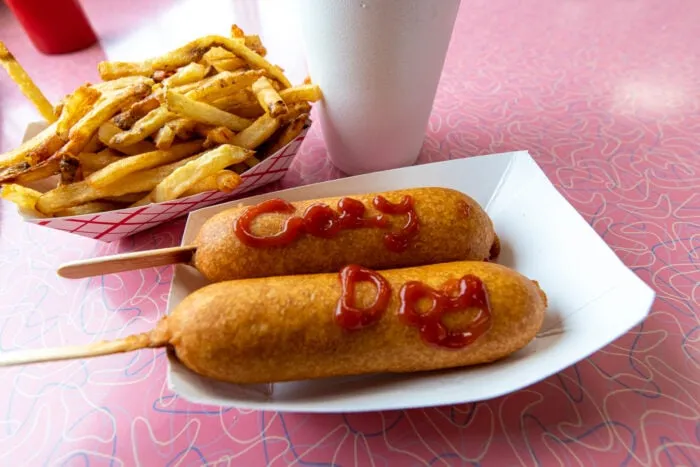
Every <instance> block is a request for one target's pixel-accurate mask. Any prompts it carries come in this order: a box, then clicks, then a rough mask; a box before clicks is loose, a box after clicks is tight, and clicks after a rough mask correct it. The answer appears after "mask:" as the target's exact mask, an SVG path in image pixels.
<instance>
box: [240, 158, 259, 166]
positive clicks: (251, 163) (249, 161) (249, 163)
mask: <svg viewBox="0 0 700 467" xmlns="http://www.w3.org/2000/svg"><path fill="white" fill-rule="evenodd" d="M243 163H244V164H245V165H247V166H248V167H255V166H256V165H258V164H259V163H260V159H258V158H257V157H255V156H250V157H249V158H248V159H246V160H244V161H243Z"/></svg>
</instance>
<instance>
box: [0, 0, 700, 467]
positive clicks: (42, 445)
mask: <svg viewBox="0 0 700 467" xmlns="http://www.w3.org/2000/svg"><path fill="white" fill-rule="evenodd" d="M83 3H84V4H85V8H86V10H87V13H88V15H89V17H90V19H91V21H92V22H93V23H94V25H95V28H96V29H97V31H98V33H99V35H100V36H101V37H102V45H101V46H95V47H93V48H91V49H89V50H86V51H83V52H80V53H76V54H72V55H68V56H59V57H46V56H42V55H40V54H39V53H38V52H36V51H35V50H34V49H33V48H32V47H31V45H30V44H29V43H28V41H27V39H26V38H25V37H24V35H23V33H22V31H21V29H20V28H19V26H18V25H17V23H16V22H15V21H14V18H13V17H12V16H11V15H10V13H9V12H8V11H7V10H6V9H4V7H1V6H0V31H2V37H0V38H1V39H2V40H4V41H5V42H6V43H7V45H8V47H10V49H12V50H13V51H14V53H15V55H16V56H17V57H18V58H19V60H20V61H21V62H22V63H23V64H24V65H25V67H26V68H27V69H28V70H29V72H30V73H31V74H32V76H34V77H35V79H36V81H37V83H38V84H39V85H40V86H41V87H42V89H44V90H45V93H46V94H47V95H48V97H49V98H50V99H51V100H56V99H58V98H59V97H61V96H62V95H63V94H65V93H67V92H69V91H70V90H72V89H73V88H74V87H76V86H77V85H79V84H80V83H82V82H83V81H90V80H93V81H94V80H96V79H97V72H96V62H97V61H99V60H102V59H104V58H105V57H112V56H119V57H120V58H125V56H126V55H128V54H132V55H133V54H141V55H140V56H141V57H142V58H143V55H146V56H147V54H148V53H150V49H149V48H148V47H149V46H152V47H153V48H157V49H159V50H164V49H166V48H169V47H170V46H172V45H179V44H180V43H181V40H180V39H181V37H180V36H179V35H178V34H180V35H182V34H183V32H182V31H183V30H185V31H188V33H191V34H193V35H198V34H200V33H204V32H207V31H211V30H216V31H225V29H223V28H225V27H226V26H227V25H230V24H231V23H232V22H234V21H236V22H238V23H239V24H241V25H242V26H243V27H244V29H246V30H248V31H251V32H252V31H258V32H260V34H261V35H262V36H263V39H264V41H265V43H266V45H267V46H268V48H269V49H270V50H271V55H272V59H273V61H275V60H276V61H277V62H278V63H280V64H281V65H282V66H284V67H285V68H288V69H290V70H292V72H294V73H295V76H293V77H294V78H295V80H297V81H298V80H299V79H300V77H303V74H302V73H303V67H300V66H299V65H298V63H299V62H298V61H297V62H293V63H292V59H291V58H290V57H291V55H290V54H292V53H293V51H294V50H296V49H297V47H298V43H296V38H298V36H294V35H292V36H291V37H290V35H289V34H286V35H285V34H282V33H281V30H282V27H284V26H285V25H286V24H287V22H288V21H290V20H289V18H290V11H289V9H290V8H291V7H289V6H287V3H290V4H291V3H292V2H275V4H274V6H273V5H272V4H271V2H270V1H253V0H251V1H239V2H235V1H234V0H226V1H216V0H211V1H209V2H203V1H201V2H196V1H175V0H158V1H154V2H137V1H135V0H132V1H123V0H121V1H118V0H84V1H83ZM197 5H200V6H197ZM201 5H208V8H210V9H211V11H213V12H214V13H215V14H213V15H209V16H206V15H205V16H202V15H203V13H202V6H201ZM699 15H700V3H698V2H695V1H692V0H639V1H637V2H629V1H624V0H589V1H586V2H574V1H555V0H533V1H530V2H511V1H505V0H500V1H490V0H470V1H465V2H463V4H462V8H461V11H460V14H459V18H458V20H457V24H456V30H455V34H454V37H453V41H452V44H451V48H450V51H449V55H448V59H447V63H446V67H445V70H444V75H443V79H442V82H441V85H440V89H439V92H438V96H437V100H436V103H435V109H434V112H433V116H432V118H431V121H430V128H429V132H428V135H427V138H426V141H425V145H424V149H423V153H422V156H421V159H420V161H421V162H423V163H425V162H430V161H438V160H444V159H447V158H458V157H470V156H474V155H479V154H488V153H497V152H505V151H510V150H519V149H526V150H529V151H530V153H531V154H532V155H533V157H535V159H536V160H537V162H538V163H539V164H540V166H541V167H542V168H543V169H544V170H545V172H546V173H547V175H548V176H549V177H550V179H551V180H552V181H553V183H554V184H555V185H556V187H557V188H558V189H559V190H560V191H561V192H562V193H563V194H564V195H565V196H566V198H567V199H568V200H569V201H570V202H571V203H572V204H573V205H574V206H575V207H576V208H577V209H578V210H579V211H580V212H581V214H582V215H583V216H584V217H585V218H586V219H587V220H588V221H589V222H590V223H591V224H592V225H593V226H594V228H595V229H596V230H597V232H598V233H599V234H600V235H601V236H602V237H603V238H604V239H605V240H606V241H607V242H608V244H609V245H610V246H611V247H612V248H613V249H614V251H615V252H616V253H617V254H618V255H619V257H620V258H621V259H622V260H623V261H624V262H625V263H626V264H627V265H628V266H629V267H631V268H632V269H633V270H634V271H636V272H637V274H639V276H640V277H641V278H642V279H643V280H645V281H646V282H647V283H648V284H649V285H651V286H652V287H653V288H654V289H655V290H656V291H657V294H658V298H657V300H656V302H655V303H654V305H653V309H652V312H651V314H650V316H649V317H648V319H647V320H646V321H645V322H644V323H643V324H641V325H640V326H638V327H636V328H634V329H633V330H632V331H631V332H629V333H628V334H627V335H626V336H624V337H622V338H620V339H619V340H617V341H616V342H614V343H613V344H611V345H609V346H608V347H606V348H605V349H603V350H601V351H599V352H597V353H595V354H594V355H592V356H591V357H590V358H588V359H586V360H584V361H582V362H580V363H579V364H577V365H575V366H573V367H570V368H568V369H566V370H565V371H562V372H561V373H559V374H557V375H554V376H552V377H550V378H548V379H546V380H545V381H542V382H540V383H538V384H536V385H534V386H532V387H529V388H527V389H525V390H522V391H519V392H517V393H514V394H510V395H507V396H504V397H501V398H498V399H495V400H490V401H485V402H482V403H476V404H466V405H457V406H453V407H440V408H430V409H422V410H407V411H394V412H384V413H370V414H354V415H343V414H338V415H305V414H279V413H271V412H253V411H241V410H236V409H230V408H218V407H211V406H201V405H196V404H191V403H188V402H186V401H184V400H182V399H179V398H178V397H177V396H175V395H174V394H172V393H171V392H170V391H169V390H168V389H167V386H166V382H165V379H164V375H165V358H164V355H163V352H162V351H142V352H139V353H135V354H129V355H120V356H112V357H106V358H100V359H93V360H85V361H74V362H65V363H53V364H46V365H38V366H31V367H22V368H13V369H6V370H3V371H2V378H3V381H4V384H3V385H2V388H1V389H0V412H2V413H3V414H4V415H3V416H2V423H1V424H0V464H1V465H44V464H46V465H48V464H50V465H69V466H84V465H85V466H86V465H90V466H96V465H105V466H107V465H110V466H112V465H201V464H204V463H206V464H207V465H218V466H224V465H236V466H238V465H241V466H248V465H262V464H268V465H275V466H277V465H292V464H298V465H309V466H324V465H377V466H380V465H455V466H456V465H482V464H483V465H520V464H522V465H539V464H546V465H594V464H595V465H644V466H647V465H663V466H671V465H700V448H698V446H700V319H699V317H698V311H700V304H699V302H700V287H699V286H698V284H699V283H700V257H699V252H700V194H699V193H700V156H699V155H698V154H699V153H700V108H699V107H700V53H699V52H698V50H700V49H698V43H697V41H698V38H700V34H699V33H700V30H699V29H698V25H697V18H698V17H700V16H699ZM205 18H206V21H205ZM207 21H209V22H210V23H211V22H214V25H213V26H211V25H210V23H207ZM146 28H148V29H146ZM149 31H150V32H149ZM144 38H145V39H148V40H149V41H151V44H150V45H149V46H145V45H143V42H140V43H141V47H136V46H135V45H134V44H135V43H136V42H135V41H142V40H144ZM297 53H298V52H297ZM285 60H286V62H285ZM36 119H38V115H37V114H36V112H34V111H33V109H32V108H31V106H30V105H29V104H28V103H26V102H25V101H24V99H23V97H22V96H21V95H20V94H19V92H18V91H17V89H16V88H15V86H14V84H13V83H11V82H10V81H9V79H7V78H6V76H5V75H2V76H0V129H1V131H0V150H3V151H4V150H7V149H9V148H11V147H13V146H14V145H16V144H17V143H18V142H19V141H20V139H21V136H22V133H23V131H24V127H25V126H26V125H27V123H28V122H30V121H32V120H36ZM338 176H341V174H340V173H339V172H337V171H336V170H334V169H333V168H332V167H331V166H330V165H329V164H328V162H327V161H326V159H325V150H324V145H323V141H322V140H321V138H320V135H319V132H318V131H317V129H316V128H313V129H312V131H311V133H310V136H309V137H308V139H307V141H306V142H305V144H304V147H303V150H302V153H301V154H300V155H299V156H298V157H297V159H296V160H295V161H294V163H293V165H292V168H291V170H290V172H289V174H288V175H287V176H286V177H285V178H284V180H283V181H282V182H281V184H280V186H284V187H289V186H295V185H299V184H307V183H314V182H318V181H322V180H327V179H330V178H334V177H338ZM182 228H183V221H182V220H180V221H176V222H174V223H172V224H170V225H167V226H162V227H158V228H155V229H152V230H150V231H146V232H144V233H142V234H138V235H136V236H133V237H131V238H128V239H126V240H123V241H121V242H118V243H113V244H103V243H100V242H96V241H91V240H88V239H85V238H81V237H76V236H72V235H69V234H64V233H61V232H57V231H52V230H48V229H43V228H41V227H37V226H32V225H26V224H24V223H22V222H21V221H20V219H19V217H18V215H17V214H16V212H15V209H14V207H13V206H11V205H8V204H7V203H4V202H3V203H2V204H1V205H0V351H7V350H12V349H19V348H34V347H43V346H54V345H63V344H76V343H87V342H91V341H94V340H99V339H103V338H114V337H118V336H123V335H127V334H132V333H135V332H140V331H144V330H146V329H149V328H150V327H151V326H152V324H153V323H154V322H156V321H157V319H158V318H159V317H160V316H161V315H162V314H163V312H164V309H165V297H166V294H167V292H168V287H169V281H170V279H171V268H169V267H166V268H162V269H151V270H144V271H138V272H133V273H125V274H120V275H113V276H106V277H102V278H94V279H90V280H81V281H68V280H63V279H60V278H58V277H57V276H56V274H55V269H56V268H57V266H58V265H59V264H61V263H62V262H64V261H68V260H75V259H79V258H88V257H93V256H98V255H104V254H108V253H116V252H126V251H137V250H145V249H151V248H159V247H166V246H172V245H176V244H178V243H179V241H180V236H181V233H182ZM572 267H576V265H572Z"/></svg>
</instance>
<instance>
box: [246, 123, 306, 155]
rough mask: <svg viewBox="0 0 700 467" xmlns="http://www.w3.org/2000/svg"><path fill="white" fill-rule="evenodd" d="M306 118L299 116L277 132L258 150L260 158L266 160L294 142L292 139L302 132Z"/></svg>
mask: <svg viewBox="0 0 700 467" xmlns="http://www.w3.org/2000/svg"><path fill="white" fill-rule="evenodd" d="M308 118H309V115H308V114H301V115H299V116H298V117H297V118H295V119H294V120H292V121H291V122H289V123H288V124H287V125H285V126H284V127H283V128H281V129H280V130H279V131H277V132H276V133H275V134H274V135H273V136H272V137H271V138H270V139H269V141H267V142H266V143H265V145H264V147H261V148H260V150H259V151H258V152H259V154H260V156H261V157H262V158H263V159H266V158H267V157H269V156H271V155H273V154H274V153H276V152H277V151H279V150H280V149H282V148H283V147H285V146H286V145H288V144H289V143H291V142H292V141H294V139H295V138H296V137H297V136H299V133H301V132H302V131H303V130H304V125H306V122H307V120H308Z"/></svg>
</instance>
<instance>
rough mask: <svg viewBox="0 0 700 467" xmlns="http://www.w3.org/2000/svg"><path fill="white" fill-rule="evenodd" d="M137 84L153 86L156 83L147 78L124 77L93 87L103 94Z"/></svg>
mask: <svg viewBox="0 0 700 467" xmlns="http://www.w3.org/2000/svg"><path fill="white" fill-rule="evenodd" d="M135 84H145V85H146V86H153V85H154V84H155V82H154V81H153V80H152V79H151V78H148V77H146V76H124V77H122V78H118V79H113V80H111V81H103V82H101V83H96V84H94V85H92V86H93V87H94V88H95V89H97V90H98V91H102V92H110V91H118V90H119V89H123V88H126V87H128V86H133V85H135Z"/></svg>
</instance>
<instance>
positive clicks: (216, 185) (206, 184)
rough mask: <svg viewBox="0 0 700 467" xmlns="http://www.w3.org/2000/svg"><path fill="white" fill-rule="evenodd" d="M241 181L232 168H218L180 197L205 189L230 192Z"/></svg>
mask: <svg viewBox="0 0 700 467" xmlns="http://www.w3.org/2000/svg"><path fill="white" fill-rule="evenodd" d="M241 182H242V179H241V177H240V175H238V174H237V173H236V172H233V171H232V170H219V171H218V172H216V173H214V174H211V175H209V176H207V177H204V178H203V179H201V180H199V181H198V182H196V183H195V184H194V185H192V187H191V188H190V189H189V190H187V191H186V192H184V193H183V194H182V195H180V197H181V198H184V197H185V196H193V195H196V194H199V193H205V192H207V191H223V192H225V193H230V192H232V191H233V190H235V189H236V187H238V185H240V184H241Z"/></svg>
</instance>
